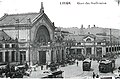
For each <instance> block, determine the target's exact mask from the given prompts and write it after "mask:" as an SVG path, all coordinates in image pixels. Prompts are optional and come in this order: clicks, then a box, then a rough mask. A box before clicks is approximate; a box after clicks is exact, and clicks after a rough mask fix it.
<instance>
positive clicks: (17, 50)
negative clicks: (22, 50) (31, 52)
mask: <svg viewBox="0 0 120 79" xmlns="http://www.w3.org/2000/svg"><path fill="white" fill-rule="evenodd" d="M19 22H20V21H19V19H17V20H16V23H17V26H18V27H17V32H18V35H17V39H16V41H17V47H16V62H18V61H19V58H18V57H19V56H18V55H19V54H18V53H19Z"/></svg>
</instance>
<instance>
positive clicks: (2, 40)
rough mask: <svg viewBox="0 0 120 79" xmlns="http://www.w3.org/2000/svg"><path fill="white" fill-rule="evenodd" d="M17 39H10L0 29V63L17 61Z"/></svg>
mask: <svg viewBox="0 0 120 79" xmlns="http://www.w3.org/2000/svg"><path fill="white" fill-rule="evenodd" d="M16 51H17V39H12V38H11V37H10V36H8V35H7V34H6V33H5V32H4V31H3V30H0V63H8V62H11V63H15V62H16V61H17V58H16V55H17V52H16Z"/></svg>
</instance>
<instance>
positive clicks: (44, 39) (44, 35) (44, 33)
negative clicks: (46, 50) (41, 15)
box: [35, 25, 50, 45]
mask: <svg viewBox="0 0 120 79" xmlns="http://www.w3.org/2000/svg"><path fill="white" fill-rule="evenodd" d="M49 41H50V34H49V31H48V29H47V28H46V26H44V25H42V26H40V27H39V28H38V29H37V33H36V37H35V42H36V43H39V44H42V45H46V44H47V43H48V42H49Z"/></svg>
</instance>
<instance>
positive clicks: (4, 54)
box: [2, 51, 5, 62]
mask: <svg viewBox="0 0 120 79" xmlns="http://www.w3.org/2000/svg"><path fill="white" fill-rule="evenodd" d="M2 53H3V54H2V55H3V62H5V51H3V52H2Z"/></svg>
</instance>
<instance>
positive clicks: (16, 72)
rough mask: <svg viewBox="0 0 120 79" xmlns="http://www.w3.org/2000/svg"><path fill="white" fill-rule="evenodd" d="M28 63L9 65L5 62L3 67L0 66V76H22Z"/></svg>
mask: <svg viewBox="0 0 120 79" xmlns="http://www.w3.org/2000/svg"><path fill="white" fill-rule="evenodd" d="M28 68H29V66H28V64H27V63H26V64H24V65H23V67H20V68H19V67H18V66H15V65H10V64H9V63H7V64H6V67H5V68H0V77H1V78H4V77H6V78H8V77H10V78H23V76H24V75H26V74H25V72H26V71H27V70H28Z"/></svg>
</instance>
